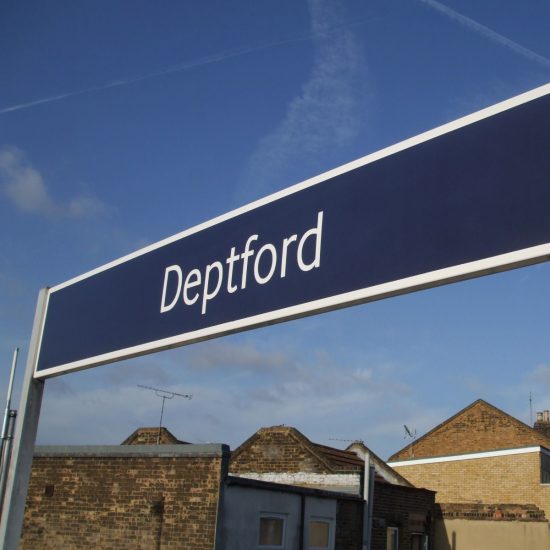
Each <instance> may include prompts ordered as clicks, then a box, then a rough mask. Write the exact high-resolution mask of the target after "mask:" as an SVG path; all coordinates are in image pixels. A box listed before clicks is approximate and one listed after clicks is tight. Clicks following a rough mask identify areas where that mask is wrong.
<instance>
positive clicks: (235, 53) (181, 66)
mask: <svg viewBox="0 0 550 550" xmlns="http://www.w3.org/2000/svg"><path fill="white" fill-rule="evenodd" d="M308 38H309V35H308V36H299V37H296V38H290V39H287V40H281V41H279V42H269V43H265V44H260V45H257V46H253V47H248V48H239V49H235V50H229V51H225V52H220V53H216V54H213V55H209V56H205V57H201V58H199V59H194V60H191V61H184V62H183V63H178V64H176V65H170V66H168V67H163V68H162V69H159V70H157V71H152V72H150V73H146V74H142V75H137V76H130V77H127V78H122V79H118V80H114V81H112V82H107V83H105V84H98V85H97V86H90V87H89V88H83V89H81V90H73V91H70V92H66V93H63V94H57V95H52V96H48V97H43V98H41V99H35V100H33V101H28V102H25V103H19V104H17V105H10V106H9V107H3V108H0V115H3V114H5V113H11V112H13V111H19V110H21V109H26V108H28V107H34V106H35V105H42V104H43V103H52V102H54V101H60V100H62V99H66V98H68V97H75V96H79V95H83V94H89V93H91V92H98V91H101V90H108V89H109V88H116V87H118V86H127V85H128V84H134V83H135V82H141V81H143V80H149V79H150V78H156V77H158V76H164V75H169V74H172V73H177V72H180V71H185V70H187V69H192V68H194V67H202V66H204V65H209V64H211V63H217V62H219V61H225V60H226V59H230V58H232V57H239V56H241V55H245V54H248V53H252V52H256V51H259V50H264V49H266V48H271V47H274V46H280V45H283V44H288V43H291V42H298V41H300V40H307V39H308Z"/></svg>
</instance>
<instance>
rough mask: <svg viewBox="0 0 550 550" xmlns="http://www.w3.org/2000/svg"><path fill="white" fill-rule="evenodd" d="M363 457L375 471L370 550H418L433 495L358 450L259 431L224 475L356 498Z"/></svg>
mask: <svg viewBox="0 0 550 550" xmlns="http://www.w3.org/2000/svg"><path fill="white" fill-rule="evenodd" d="M360 452H362V453H363V454H362V455H361V456H358V454H359V453H360ZM365 457H367V459H368V462H370V464H371V465H373V466H374V470H375V475H374V487H373V495H372V497H373V498H372V502H373V509H372V514H371V515H372V539H371V540H372V545H371V550H386V548H394V547H392V546H387V544H388V539H389V538H392V537H393V538H394V539H395V540H396V542H397V541H398V546H395V548H396V549H397V548H398V547H399V548H404V549H405V548H406V549H409V548H411V549H418V550H421V549H423V548H424V544H425V543H426V541H427V540H428V539H429V538H430V536H431V534H432V516H433V511H434V500H435V495H434V493H433V492H432V491H429V490H425V489H418V488H416V487H413V486H412V485H411V483H409V482H408V481H407V480H406V479H404V478H403V477H402V476H401V475H399V474H398V473H397V472H394V471H393V470H392V468H390V467H389V466H388V465H387V464H385V463H384V461H382V460H381V459H380V458H378V457H377V456H376V455H375V454H374V453H372V451H370V450H369V449H368V448H367V447H366V446H364V444H361V445H360V449H357V448H356V449H355V452H352V451H342V450H340V449H335V448H333V447H327V446H325V445H319V444H316V443H313V442H312V441H310V440H309V439H308V438H307V437H305V436H304V435H303V434H302V433H300V432H299V431H298V430H296V429H295V428H292V427H289V426H274V427H271V428H261V429H260V430H258V431H257V432H256V433H255V434H254V435H252V437H250V438H249V439H248V440H246V441H245V442H244V443H243V444H242V445H241V446H239V447H238V448H237V449H236V450H235V451H233V453H232V455H231V462H230V466H229V471H230V473H231V475H233V476H241V477H244V478H249V479H256V480H262V481H269V482H275V483H286V484H292V485H295V486H304V487H310V488H312V487H317V488H321V489H323V490H330V491H339V492H341V493H342V492H343V493H348V494H354V495H357V496H362V495H363V483H364V479H365V478H364V475H365ZM368 462H367V463H368ZM364 512H365V510H363V513H364ZM364 521H367V519H366V518H365V519H364ZM357 548H361V545H359V546H358V547H357Z"/></svg>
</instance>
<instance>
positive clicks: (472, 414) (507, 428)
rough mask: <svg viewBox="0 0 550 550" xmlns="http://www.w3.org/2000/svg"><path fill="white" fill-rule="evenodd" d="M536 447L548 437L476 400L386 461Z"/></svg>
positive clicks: (547, 443) (548, 442)
mask: <svg viewBox="0 0 550 550" xmlns="http://www.w3.org/2000/svg"><path fill="white" fill-rule="evenodd" d="M529 445H537V446H542V447H550V438H549V437H547V436H545V435H544V434H543V433H541V432H539V431H537V430H535V429H533V428H531V427H530V426H528V425H527V424H525V423H523V422H521V421H520V420H518V419H517V418H514V417H513V416H511V415H509V414H508V413H506V412H504V411H502V410H501V409H499V408H498V407H495V406H494V405H491V404H490V403H487V401H484V400H483V399H478V400H476V401H474V402H473V403H471V404H470V405H468V406H467V407H465V408H464V409H462V410H461V411H459V412H457V413H456V414H455V415H453V416H451V417H450V418H448V419H447V420H445V421H443V422H442V423H441V424H438V425H437V426H436V427H435V428H433V429H431V430H430V431H428V432H427V433H426V434H424V435H423V436H422V437H420V438H419V439H417V440H416V441H413V442H411V443H409V444H408V445H407V446H405V447H403V448H402V449H401V450H400V451H398V452H397V453H395V454H393V455H392V456H391V457H390V458H389V459H388V462H396V461H404V460H412V459H418V458H430V457H437V456H448V455H458V454H466V453H475V452H483V451H496V450H501V449H514V448H521V447H526V446H529Z"/></svg>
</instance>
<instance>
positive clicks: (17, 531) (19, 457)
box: [0, 289, 48, 550]
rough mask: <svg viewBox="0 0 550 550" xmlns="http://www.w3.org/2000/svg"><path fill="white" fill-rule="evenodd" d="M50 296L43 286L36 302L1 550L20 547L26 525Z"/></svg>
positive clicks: (0, 536)
mask: <svg viewBox="0 0 550 550" xmlns="http://www.w3.org/2000/svg"><path fill="white" fill-rule="evenodd" d="M47 298H48V289H42V290H41V291H40V294H39V295H38V302H37V304H36V313H35V315H34V324H33V329H32V336H31V341H30V345H29V354H28V356H27V366H26V369H25V377H24V379H23V388H22V391H21V401H20V403H19V418H18V422H17V423H16V426H15V436H14V441H13V454H12V460H11V462H10V467H9V470H8V480H7V484H6V494H5V495H4V502H3V507H2V510H3V513H2V518H1V520H0V549H1V550H16V549H17V548H18V547H19V539H20V538H21V530H22V528H23V517H24V514H25V502H26V500H27V489H28V485H29V478H30V475H31V467H32V457H33V453H34V442H35V440H36V432H37V430H38V419H39V417H40V405H41V404H42V395H43V393H44V381H43V380H35V379H34V378H33V374H34V369H35V365H36V361H37V359H38V352H39V349H40V340H41V335H42V327H43V324H44V316H45V312H46V304H47Z"/></svg>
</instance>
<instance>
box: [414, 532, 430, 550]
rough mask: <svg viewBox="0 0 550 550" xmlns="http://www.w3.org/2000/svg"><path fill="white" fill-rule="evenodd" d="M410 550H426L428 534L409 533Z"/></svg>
mask: <svg viewBox="0 0 550 550" xmlns="http://www.w3.org/2000/svg"><path fill="white" fill-rule="evenodd" d="M411 550H428V535H424V534H422V533H413V534H412V535H411Z"/></svg>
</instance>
